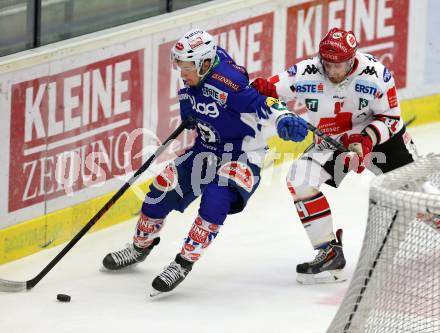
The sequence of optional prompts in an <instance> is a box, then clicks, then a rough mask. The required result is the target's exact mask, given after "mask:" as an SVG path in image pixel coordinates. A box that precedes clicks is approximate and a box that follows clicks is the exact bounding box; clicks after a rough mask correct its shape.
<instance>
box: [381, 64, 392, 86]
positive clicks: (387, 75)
mask: <svg viewBox="0 0 440 333" xmlns="http://www.w3.org/2000/svg"><path fill="white" fill-rule="evenodd" d="M391 77H392V76H391V72H390V71H389V70H388V68H386V67H385V69H384V70H383V82H385V83H387V82H388V81H390V80H391Z"/></svg>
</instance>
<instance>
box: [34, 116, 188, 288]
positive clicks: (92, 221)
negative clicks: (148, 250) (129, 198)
mask: <svg viewBox="0 0 440 333" xmlns="http://www.w3.org/2000/svg"><path fill="white" fill-rule="evenodd" d="M188 121H191V120H186V121H184V122H182V123H181V124H180V126H179V127H177V128H176V130H175V131H174V132H173V133H171V135H170V136H169V137H168V138H167V139H166V140H165V142H164V143H163V144H162V145H161V146H160V147H159V148H158V149H157V150H156V152H155V153H154V154H153V155H151V156H150V157H149V158H148V160H146V161H145V163H144V164H142V166H141V167H140V168H139V169H138V170H137V171H136V172H135V174H134V175H133V176H132V177H131V178H130V179H129V180H128V181H127V182H126V183H125V184H124V185H123V186H122V187H121V188H120V189H119V191H118V192H116V193H115V194H114V195H113V196H112V197H111V198H110V199H109V200H108V201H107V202H106V204H105V205H104V206H103V207H102V208H101V209H100V210H99V211H98V212H97V213H96V214H95V216H93V217H92V218H91V219H90V221H89V222H88V223H87V224H86V225H85V226H84V227H83V228H82V229H81V230H80V231H79V232H78V233H77V234H76V235H75V237H73V239H72V240H71V241H70V242H69V243H68V244H67V245H66V246H65V247H64V248H63V249H62V250H61V252H60V253H58V254H57V256H56V257H55V258H53V259H52V261H51V262H49V264H47V266H46V267H44V268H43V270H42V271H41V272H40V273H39V274H38V275H37V276H35V277H34V278H33V279H31V280H29V281H26V289H32V288H33V287H35V285H36V284H37V283H38V282H40V280H41V279H42V278H43V277H44V276H45V275H46V274H47V273H49V271H50V270H51V269H52V268H53V267H54V266H55V265H56V264H57V263H58V262H59V261H60V260H61V259H62V258H63V257H64V256H65V255H66V253H67V252H69V251H70V249H71V248H72V247H74V246H75V244H76V243H77V242H78V241H79V240H80V239H81V238H82V237H83V236H84V235H85V234H86V233H87V231H89V230H90V228H91V227H93V226H94V225H95V223H96V222H98V221H99V219H100V218H101V217H102V216H103V215H104V214H105V213H106V212H107V211H108V210H109V209H110V208H111V207H112V206H113V205H114V204H115V202H116V201H118V199H119V198H120V197H121V196H122V195H123V194H124V193H125V192H126V191H127V190H128V189H129V188H130V186H131V185H132V184H133V183H134V182H135V181H136V179H137V178H138V177H139V176H140V175H141V174H142V173H143V172H144V171H145V170H147V168H148V167H149V166H150V165H151V163H152V162H153V160H154V159H155V158H156V157H157V156H159V155H160V154H162V153H163V151H164V150H165V149H166V148H167V146H168V144H169V143H170V142H171V141H172V140H174V139H176V138H177V137H178V136H179V134H180V133H182V132H183V130H184V129H185V127H186V125H187V122H188Z"/></svg>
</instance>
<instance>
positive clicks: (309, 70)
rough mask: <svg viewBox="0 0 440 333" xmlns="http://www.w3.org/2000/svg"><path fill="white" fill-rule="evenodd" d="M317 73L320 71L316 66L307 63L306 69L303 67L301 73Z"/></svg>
mask: <svg viewBox="0 0 440 333" xmlns="http://www.w3.org/2000/svg"><path fill="white" fill-rule="evenodd" d="M316 73H319V74H321V71H320V70H319V68H318V67H316V66H315V65H307V67H306V69H304V72H303V73H302V75H306V74H309V75H311V74H316Z"/></svg>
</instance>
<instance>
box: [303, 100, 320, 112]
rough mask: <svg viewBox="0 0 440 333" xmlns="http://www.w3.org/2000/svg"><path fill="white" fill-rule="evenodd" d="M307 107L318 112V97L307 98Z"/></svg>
mask: <svg viewBox="0 0 440 333" xmlns="http://www.w3.org/2000/svg"><path fill="white" fill-rule="evenodd" d="M305 102H306V107H307V109H308V110H309V111H312V112H318V104H319V102H318V100H317V99H316V98H306V101H305Z"/></svg>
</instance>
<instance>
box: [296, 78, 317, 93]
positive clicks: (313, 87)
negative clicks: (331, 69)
mask: <svg viewBox="0 0 440 333" xmlns="http://www.w3.org/2000/svg"><path fill="white" fill-rule="evenodd" d="M295 90H296V91H297V92H299V93H323V92H324V83H322V82H317V81H302V82H299V83H297V84H296V86H295Z"/></svg>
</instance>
